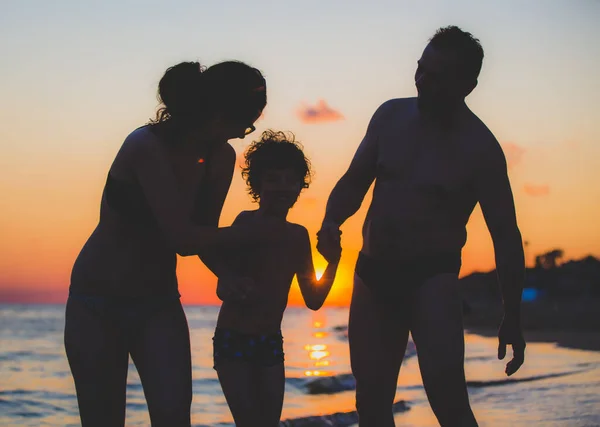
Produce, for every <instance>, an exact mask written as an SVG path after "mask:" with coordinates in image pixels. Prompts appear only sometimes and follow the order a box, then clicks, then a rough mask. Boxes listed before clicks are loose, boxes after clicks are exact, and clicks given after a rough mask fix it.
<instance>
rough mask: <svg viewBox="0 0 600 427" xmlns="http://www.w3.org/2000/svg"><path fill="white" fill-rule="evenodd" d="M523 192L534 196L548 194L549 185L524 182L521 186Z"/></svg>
mask: <svg viewBox="0 0 600 427" xmlns="http://www.w3.org/2000/svg"><path fill="white" fill-rule="evenodd" d="M523 190H525V193H526V194H528V195H530V196H533V197H536V196H547V195H548V194H550V186H549V185H548V184H542V185H536V184H525V185H524V186H523Z"/></svg>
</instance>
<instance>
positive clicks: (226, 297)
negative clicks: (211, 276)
mask: <svg viewBox="0 0 600 427" xmlns="http://www.w3.org/2000/svg"><path fill="white" fill-rule="evenodd" d="M253 293H254V280H252V279H250V278H248V277H242V276H238V275H236V274H227V275H222V276H221V277H219V280H218V282H217V297H219V299H220V300H221V301H238V302H245V301H247V300H249V299H251V297H252V296H253Z"/></svg>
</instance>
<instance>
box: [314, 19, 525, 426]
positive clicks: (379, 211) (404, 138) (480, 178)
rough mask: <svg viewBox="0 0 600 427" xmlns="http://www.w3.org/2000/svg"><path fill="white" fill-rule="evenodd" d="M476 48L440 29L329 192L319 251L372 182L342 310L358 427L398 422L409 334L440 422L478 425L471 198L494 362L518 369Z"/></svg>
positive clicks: (470, 40) (513, 288)
mask: <svg viewBox="0 0 600 427" xmlns="http://www.w3.org/2000/svg"><path fill="white" fill-rule="evenodd" d="M482 61H483V49H482V47H481V45H480V43H479V41H478V40H477V39H476V38H474V37H473V36H472V35H471V34H470V33H468V32H464V31H462V30H461V29H460V28H458V27H455V26H450V27H445V28H440V29H439V30H437V32H436V33H435V35H434V36H433V37H432V38H431V39H430V41H429V43H428V45H427V47H426V48H425V50H424V51H423V54H422V56H421V58H420V59H419V61H418V68H417V71H416V73H415V83H416V87H417V91H418V97H417V98H404V99H392V100H389V101H387V102H385V103H384V104H382V105H381V106H380V107H379V108H378V109H377V111H376V112H375V114H374V115H373V117H372V119H371V121H370V123H369V126H368V128H367V132H366V135H365V137H364V139H363V140H362V142H361V143H360V146H359V147H358V150H357V151H356V154H355V156H354V158H353V160H352V162H351V164H350V166H349V168H348V170H347V172H346V173H345V174H344V175H343V176H342V178H341V179H340V180H339V182H338V183H337V184H336V186H335V188H334V189H333V191H332V192H331V195H330V197H329V200H328V202H327V209H326V213H325V218H324V220H323V224H322V227H321V230H320V231H319V233H318V237H319V243H318V246H317V248H318V249H319V251H320V252H321V253H327V252H328V251H331V250H333V249H335V245H337V244H339V238H340V235H341V232H340V231H339V227H340V226H341V225H342V224H343V223H344V221H345V220H346V219H348V218H349V217H350V216H352V215H353V214H354V213H356V211H357V210H358V209H359V207H360V205H361V203H362V201H363V198H364V196H365V193H366V192H367V190H368V189H369V187H370V186H371V183H372V182H373V181H375V188H374V192H373V199H372V202H371V205H370V207H369V210H368V213H367V216H366V220H365V222H364V225H363V246H362V249H361V252H360V254H359V258H358V261H357V264H356V271H355V276H354V288H353V293H352V302H351V307H350V319H349V331H348V334H349V341H350V357H351V364H352V372H353V374H354V376H355V378H356V407H357V411H358V414H359V422H360V427H389V426H394V419H393V414H392V404H393V401H394V397H395V393H396V387H397V381H398V374H399V371H400V365H401V363H402V359H403V356H404V352H405V350H406V344H407V340H408V333H409V331H410V332H411V334H412V337H413V340H414V342H415V345H416V348H417V354H418V360H419V366H420V369H421V376H422V379H423V384H424V387H425V391H426V393H427V397H428V399H429V402H430V404H431V408H432V410H433V412H434V413H435V415H436V417H437V419H438V421H439V422H440V424H441V425H442V426H452V427H457V426H477V422H476V420H475V417H474V415H473V412H472V411H471V407H470V404H469V397H468V393H467V387H466V381H465V374H464V330H463V323H462V300H461V297H460V289H459V282H458V273H459V270H460V266H461V250H462V248H463V246H464V244H465V242H466V238H467V234H466V224H467V221H468V219H469V216H470V215H471V213H472V211H473V209H474V208H475V206H476V204H477V203H479V204H480V206H481V209H482V211H483V215H484V217H485V221H486V224H487V227H488V229H489V231H490V234H491V236H492V239H493V242H494V251H495V257H496V267H497V272H498V277H499V281H500V283H501V288H502V297H503V304H504V318H503V320H502V324H501V326H500V329H499V333H498V337H499V346H498V358H499V359H503V358H504V356H505V354H506V346H507V345H512V348H513V359H512V360H511V361H510V362H509V363H508V364H507V366H506V374H507V375H512V374H513V373H514V372H516V371H517V370H518V369H519V367H520V366H521V365H522V364H523V361H524V353H525V341H524V339H523V335H522V331H521V325H520V304H521V293H522V289H523V279H524V271H525V267H524V255H523V245H522V239H521V234H520V231H519V228H518V226H517V222H516V218H515V207H514V201H513V195H512V191H511V187H510V183H509V180H508V176H507V167H506V159H505V157H504V154H503V152H502V149H501V147H500V145H499V144H498V142H497V140H496V138H495V137H494V135H493V134H492V133H491V132H490V131H489V130H488V128H487V127H486V126H485V124H484V123H482V122H481V120H479V118H478V117H477V116H476V115H475V114H474V113H473V112H471V110H470V109H469V108H468V107H467V105H466V104H465V97H466V96H467V95H469V94H470V93H471V91H472V90H473V89H474V88H475V86H476V85H477V78H478V75H479V72H480V70H481V64H482Z"/></svg>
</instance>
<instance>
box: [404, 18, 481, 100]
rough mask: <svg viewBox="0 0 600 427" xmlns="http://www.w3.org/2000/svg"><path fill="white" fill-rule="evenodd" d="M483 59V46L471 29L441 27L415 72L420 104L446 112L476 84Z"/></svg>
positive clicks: (428, 45) (430, 41)
mask: <svg viewBox="0 0 600 427" xmlns="http://www.w3.org/2000/svg"><path fill="white" fill-rule="evenodd" d="M482 62H483V48H482V47H481V44H480V43H479V40H477V39H476V38H475V37H473V35H472V34H471V33H468V32H465V31H463V30H461V29H460V28H458V27H456V26H449V27H443V28H440V29H438V30H437V31H436V33H435V34H434V36H433V37H432V38H431V39H430V40H429V43H428V44H427V47H425V50H424V51H423V55H421V59H419V61H418V67H417V71H416V73H415V84H416V86H417V91H418V93H419V107H420V108H422V109H425V110H428V111H435V112H446V111H449V110H452V109H453V108H455V107H456V106H457V105H460V104H462V102H463V101H464V99H465V97H466V96H467V95H469V94H470V93H471V91H472V90H473V89H475V86H477V78H478V77H479V72H480V71H481V64H482Z"/></svg>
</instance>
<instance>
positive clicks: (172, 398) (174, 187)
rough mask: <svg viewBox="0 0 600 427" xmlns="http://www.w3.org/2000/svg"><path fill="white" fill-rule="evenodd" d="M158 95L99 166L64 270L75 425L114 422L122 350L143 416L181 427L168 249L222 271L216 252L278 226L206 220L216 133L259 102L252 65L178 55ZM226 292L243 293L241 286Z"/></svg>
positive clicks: (216, 184) (223, 147)
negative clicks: (152, 112)
mask: <svg viewBox="0 0 600 427" xmlns="http://www.w3.org/2000/svg"><path fill="white" fill-rule="evenodd" d="M158 94H159V99H160V101H161V102H162V108H160V109H159V111H158V112H157V115H156V119H155V120H151V121H150V122H149V123H148V124H147V125H145V126H142V127H140V128H138V129H136V130H134V131H133V132H132V133H131V134H130V135H129V136H127V138H126V139H125V142H124V143H123V145H122V146H121V148H120V150H119V152H118V154H117V156H116V158H115V160H114V162H113V164H112V166H111V167H110V170H109V172H108V177H107V180H106V185H105V187H104V191H103V194H102V200H101V205H100V220H99V223H98V225H97V226H96V228H95V230H94V231H93V233H92V235H91V236H90V237H89V239H88V240H87V242H86V243H85V245H84V247H83V249H82V250H81V252H80V253H79V256H78V257H77V260H76V261H75V264H74V266H73V270H72V274H71V284H70V290H69V299H68V301H67V306H66V323H65V349H66V353H67V357H68V361H69V365H70V368H71V372H72V374H73V378H74V380H75V387H76V390H77V400H78V404H79V412H80V417H81V422H82V425H83V426H84V427H89V426H103V427H106V426H111V427H112V426H123V425H124V422H125V391H126V390H125V388H126V380H127V368H128V360H129V355H131V357H132V359H133V362H134V363H135V366H136V368H137V370H138V372H139V375H140V378H141V381H142V385H143V388H144V395H145V397H146V401H147V403H148V409H149V412H150V418H151V422H152V426H154V427H159V426H170V427H178V426H189V425H190V405H191V401H192V375H191V355H190V339H189V329H188V325H187V320H186V317H185V314H184V311H183V308H182V306H181V303H180V300H179V298H180V294H179V292H178V284H177V277H176V262H177V259H176V258H177V254H179V255H182V256H189V255H198V256H200V258H201V259H202V260H203V261H204V262H205V264H206V265H207V266H208V267H209V268H210V269H211V270H212V271H213V272H214V273H215V274H217V275H219V276H221V275H225V274H227V271H226V270H224V267H223V266H222V265H221V264H220V263H219V261H218V257H217V256H215V255H216V253H217V252H218V251H220V250H221V251H222V250H227V248H231V247H235V246H239V245H241V244H247V243H254V244H256V243H266V242H267V239H269V238H272V237H270V236H274V235H276V234H277V233H276V232H275V233H274V232H273V230H274V228H273V227H275V228H276V227H277V224H273V227H271V225H267V226H265V227H264V228H262V229H261V228H257V227H256V226H253V227H252V228H242V227H239V226H235V227H225V228H217V227H218V220H219V216H220V214H221V210H222V207H223V203H224V200H225V197H226V195H227V192H228V191H229V186H230V184H231V179H232V175H233V170H234V166H235V151H234V149H233V148H232V147H231V146H230V145H229V144H228V143H227V140H229V139H232V138H243V137H244V136H245V135H247V134H249V133H250V132H252V131H253V130H254V125H253V123H254V121H256V119H257V118H258V117H259V116H260V114H261V113H262V110H263V109H264V107H265V105H266V102H267V98H266V83H265V80H264V78H263V76H262V74H261V73H260V71H258V70H257V69H255V68H252V67H250V66H248V65H246V64H244V63H241V62H237V61H227V62H222V63H219V64H216V65H213V66H211V67H209V68H204V67H202V66H201V65H200V64H199V63H197V62H183V63H180V64H177V65H175V66H173V67H170V68H169V69H167V71H166V72H165V74H164V76H163V77H162V79H161V80H160V83H159V87H158ZM269 227H270V228H269ZM227 282H228V283H231V284H232V285H231V286H232V287H234V286H235V285H234V284H235V280H228V281H227ZM238 283H241V282H240V281H238ZM233 290H234V291H235V292H237V293H238V296H239V297H241V298H243V297H244V294H243V293H244V291H245V290H244V289H242V288H241V285H240V286H239V287H238V288H236V289H233Z"/></svg>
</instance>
